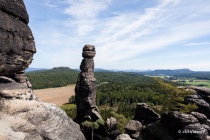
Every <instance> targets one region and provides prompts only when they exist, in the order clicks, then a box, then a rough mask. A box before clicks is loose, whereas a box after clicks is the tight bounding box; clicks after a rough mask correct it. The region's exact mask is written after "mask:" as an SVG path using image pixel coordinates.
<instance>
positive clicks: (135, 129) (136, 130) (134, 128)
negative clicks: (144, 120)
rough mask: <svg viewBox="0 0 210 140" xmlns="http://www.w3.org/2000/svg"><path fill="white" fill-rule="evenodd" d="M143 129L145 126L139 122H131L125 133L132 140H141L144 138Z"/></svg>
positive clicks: (127, 125)
mask: <svg viewBox="0 0 210 140" xmlns="http://www.w3.org/2000/svg"><path fill="white" fill-rule="evenodd" d="M142 128H143V126H142V124H141V123H140V122H139V121H135V120H130V121H129V122H128V123H127V124H126V126H125V131H126V134H128V135H129V136H130V137H131V138H132V139H136V140H141V139H142V136H141V134H140V133H141V130H142Z"/></svg>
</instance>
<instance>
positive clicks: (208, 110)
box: [185, 94, 210, 118]
mask: <svg viewBox="0 0 210 140" xmlns="http://www.w3.org/2000/svg"><path fill="white" fill-rule="evenodd" d="M185 103H187V104H188V103H194V104H196V105H197V106H198V107H199V108H198V109H197V110H196V111H197V112H199V113H202V114H204V115H206V117H207V118H210V105H209V103H208V102H207V101H206V100H204V99H203V98H202V97H201V96H200V95H198V94H196V95H188V96H187V97H186V98H185Z"/></svg>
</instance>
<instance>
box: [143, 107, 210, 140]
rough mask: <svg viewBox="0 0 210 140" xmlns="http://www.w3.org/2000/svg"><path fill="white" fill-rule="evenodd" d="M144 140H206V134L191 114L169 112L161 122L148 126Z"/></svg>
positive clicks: (163, 116)
mask: <svg viewBox="0 0 210 140" xmlns="http://www.w3.org/2000/svg"><path fill="white" fill-rule="evenodd" d="M145 131H146V132H145V134H144V136H145V139H151V137H152V139H159V140H177V139H183V140H207V137H208V132H207V130H206V129H205V128H204V127H203V125H201V124H200V123H199V122H198V120H197V119H196V118H195V117H194V116H193V115H191V114H186V113H181V112H177V111H174V112H170V113H168V114H164V115H162V117H161V120H160V121H158V122H156V123H153V124H150V125H148V126H147V128H146V130H145Z"/></svg>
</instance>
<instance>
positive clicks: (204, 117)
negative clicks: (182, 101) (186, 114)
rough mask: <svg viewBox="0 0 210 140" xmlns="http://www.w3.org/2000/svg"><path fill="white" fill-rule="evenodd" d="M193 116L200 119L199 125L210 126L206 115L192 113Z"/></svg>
mask: <svg viewBox="0 0 210 140" xmlns="http://www.w3.org/2000/svg"><path fill="white" fill-rule="evenodd" d="M191 114H192V115H193V116H194V117H195V118H197V119H198V121H199V123H201V124H206V125H207V124H208V119H207V117H206V116H205V115H204V114H201V113H199V112H191Z"/></svg>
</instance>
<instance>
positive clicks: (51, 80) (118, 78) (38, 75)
mask: <svg viewBox="0 0 210 140" xmlns="http://www.w3.org/2000/svg"><path fill="white" fill-rule="evenodd" d="M78 74H79V71H77V70H73V69H51V70H38V71H32V72H28V73H26V75H27V77H28V78H29V80H30V82H31V83H32V85H33V89H43V88H53V87H62V86H66V85H69V84H76V80H77V76H78ZM95 77H96V79H97V84H98V85H99V84H103V83H139V84H141V83H152V82H154V79H153V78H151V77H146V76H143V75H140V74H138V73H128V72H109V71H108V72H103V71H102V72H100V71H99V72H95Z"/></svg>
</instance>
